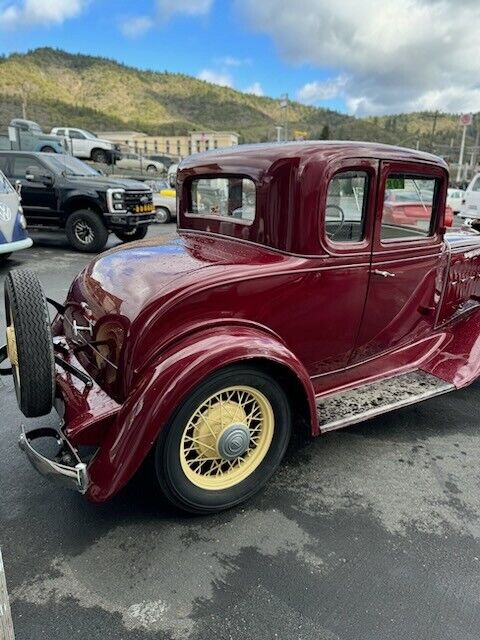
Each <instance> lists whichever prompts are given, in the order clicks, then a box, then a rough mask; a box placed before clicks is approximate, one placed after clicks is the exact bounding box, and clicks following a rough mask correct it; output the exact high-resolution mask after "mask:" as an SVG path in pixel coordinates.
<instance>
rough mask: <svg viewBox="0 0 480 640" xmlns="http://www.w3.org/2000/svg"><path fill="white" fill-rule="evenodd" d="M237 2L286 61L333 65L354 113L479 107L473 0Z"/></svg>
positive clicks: (477, 6) (477, 22)
mask: <svg viewBox="0 0 480 640" xmlns="http://www.w3.org/2000/svg"><path fill="white" fill-rule="evenodd" d="M237 6H238V9H239V12H240V13H241V14H242V16H243V17H244V18H245V20H247V22H248V23H249V25H250V27H251V28H252V29H253V30H256V31H261V32H263V33H266V34H268V35H269V36H271V38H272V39H273V40H274V42H275V44H276V46H277V48H278V50H279V52H280V54H281V55H282V57H283V58H284V59H285V60H286V61H288V62H290V63H292V64H296V65H298V64H308V65H314V66H317V67H321V68H324V69H337V70H338V71H339V73H340V74H341V75H342V76H343V77H344V78H345V85H344V87H343V88H342V93H343V95H344V96H345V100H346V103H347V105H348V106H349V108H350V109H351V111H352V112H354V113H357V114H365V113H393V112H400V111H412V110H417V109H429V108H438V109H444V110H453V111H470V110H475V111H478V110H480V99H479V98H480V95H479V93H480V83H479V80H478V78H479V77H480V55H479V54H478V51H479V45H478V33H479V32H480V2H478V0H462V2H458V0H383V2H378V0H362V2H361V4H359V2H358V0H342V1H341V2H332V1H331V0H299V1H298V2H296V3H293V2H291V1H290V0H262V2H258V0H237ZM310 84H311V85H313V86H312V87H310V89H309V90H305V91H306V92H307V93H308V91H310V94H311V95H313V94H314V93H315V89H316V88H318V90H319V92H321V91H322V89H321V84H322V83H310ZM327 89H328V88H327ZM327 89H325V90H326V91H327ZM327 93H328V91H327Z"/></svg>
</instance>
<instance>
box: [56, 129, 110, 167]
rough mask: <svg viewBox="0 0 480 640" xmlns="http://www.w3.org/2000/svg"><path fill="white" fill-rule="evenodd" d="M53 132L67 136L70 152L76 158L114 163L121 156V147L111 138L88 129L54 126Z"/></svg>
mask: <svg viewBox="0 0 480 640" xmlns="http://www.w3.org/2000/svg"><path fill="white" fill-rule="evenodd" d="M51 133H52V134H54V135H57V136H63V137H64V138H66V140H67V144H68V148H69V150H70V153H71V154H72V155H74V156H75V157H76V158H83V159H85V160H93V162H101V163H102V164H114V162H115V158H117V157H120V151H119V147H118V146H117V145H116V144H114V143H113V142H110V140H102V139H101V138H98V137H97V136H96V135H95V134H94V133H92V132H91V131H88V130H87V129H72V128H70V127H54V128H53V129H52V131H51Z"/></svg>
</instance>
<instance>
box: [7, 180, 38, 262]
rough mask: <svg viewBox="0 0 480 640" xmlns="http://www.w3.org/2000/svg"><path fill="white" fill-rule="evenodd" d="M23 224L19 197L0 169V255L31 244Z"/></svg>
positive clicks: (26, 247)
mask: <svg viewBox="0 0 480 640" xmlns="http://www.w3.org/2000/svg"><path fill="white" fill-rule="evenodd" d="M22 219H23V220H22ZM22 221H23V225H22ZM24 226H25V220H24V218H23V211H22V207H21V203H20V197H19V195H18V193H17V192H16V190H15V189H14V188H13V187H12V185H11V184H10V182H9V181H8V180H7V178H6V177H5V176H4V174H3V173H2V172H1V171H0V256H1V255H3V254H6V253H13V252H14V251H20V250H21V249H28V248H29V247H31V246H32V244H33V242H32V239H31V238H29V237H28V235H27V232H26V230H25V228H24Z"/></svg>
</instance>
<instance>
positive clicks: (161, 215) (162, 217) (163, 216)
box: [155, 207, 172, 224]
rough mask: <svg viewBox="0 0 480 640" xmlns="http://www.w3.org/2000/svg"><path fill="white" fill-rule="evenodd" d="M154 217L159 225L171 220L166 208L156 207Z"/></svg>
mask: <svg viewBox="0 0 480 640" xmlns="http://www.w3.org/2000/svg"><path fill="white" fill-rule="evenodd" d="M155 216H156V218H157V222H159V223H160V224H167V222H170V220H171V219H172V216H171V215H170V211H169V210H168V209H167V207H158V209H157V210H156V211H155Z"/></svg>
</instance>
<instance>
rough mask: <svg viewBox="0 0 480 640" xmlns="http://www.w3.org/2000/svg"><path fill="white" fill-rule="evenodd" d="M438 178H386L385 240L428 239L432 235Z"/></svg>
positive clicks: (382, 234)
mask: <svg viewBox="0 0 480 640" xmlns="http://www.w3.org/2000/svg"><path fill="white" fill-rule="evenodd" d="M439 186H440V185H439V179H438V178H429V177H428V176H412V175H407V174H392V175H390V176H389V177H388V178H387V181H386V185H385V195H384V200H383V213H382V229H381V238H382V240H404V239H408V238H412V239H417V240H418V238H425V237H428V236H430V235H432V233H433V227H434V225H433V222H434V217H435V210H436V207H435V202H436V194H437V192H438V188H439Z"/></svg>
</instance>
